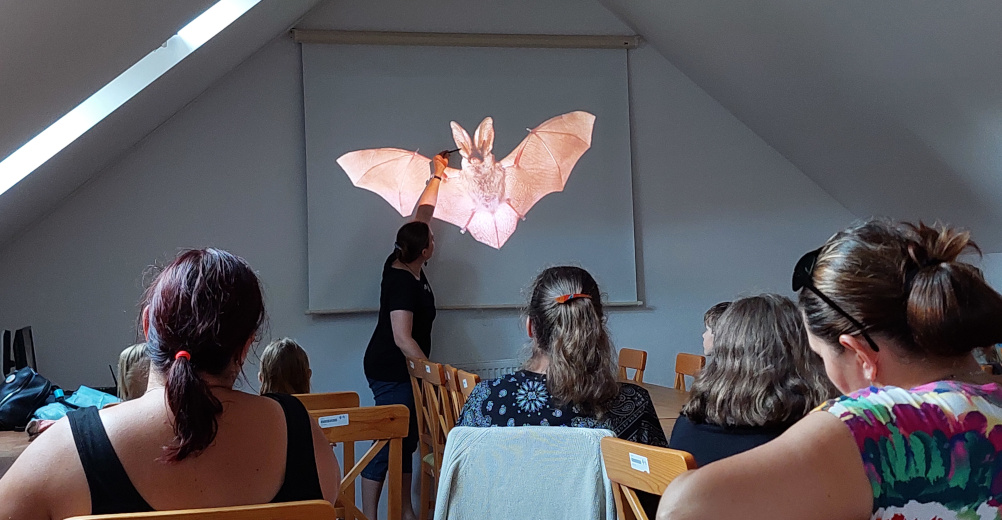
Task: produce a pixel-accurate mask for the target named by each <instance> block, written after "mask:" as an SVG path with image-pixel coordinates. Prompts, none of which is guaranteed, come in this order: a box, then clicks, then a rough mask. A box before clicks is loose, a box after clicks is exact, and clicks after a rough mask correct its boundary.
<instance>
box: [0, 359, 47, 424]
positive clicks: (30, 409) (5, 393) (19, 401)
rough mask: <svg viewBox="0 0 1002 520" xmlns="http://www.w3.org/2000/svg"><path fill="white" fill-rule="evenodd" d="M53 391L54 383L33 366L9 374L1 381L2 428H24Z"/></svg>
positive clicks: (0, 407)
mask: <svg viewBox="0 0 1002 520" xmlns="http://www.w3.org/2000/svg"><path fill="white" fill-rule="evenodd" d="M51 391H52V383H51V382H49V380H48V379H45V378H44V377H42V376H40V375H38V374H37V373H36V372H35V370H34V369H32V368H31V367H24V368H22V369H21V370H18V371H17V372H14V373H13V374H10V375H8V376H7V377H6V378H5V379H4V380H3V382H2V383H0V430H15V429H18V430H20V429H24V427H25V426H27V425H28V421H30V420H31V414H33V413H35V410H37V409H38V407H40V406H42V405H44V404H45V402H46V400H48V398H49V394H50V393H51Z"/></svg>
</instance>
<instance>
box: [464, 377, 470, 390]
mask: <svg viewBox="0 0 1002 520" xmlns="http://www.w3.org/2000/svg"><path fill="white" fill-rule="evenodd" d="M469 387H470V384H469V383H467V382H466V380H465V379H464V380H463V388H469Z"/></svg>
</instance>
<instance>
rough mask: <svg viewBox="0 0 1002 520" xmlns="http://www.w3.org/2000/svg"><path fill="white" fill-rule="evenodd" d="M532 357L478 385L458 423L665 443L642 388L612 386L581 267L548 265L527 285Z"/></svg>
mask: <svg viewBox="0 0 1002 520" xmlns="http://www.w3.org/2000/svg"><path fill="white" fill-rule="evenodd" d="M526 330H527V332H528V334H529V338H531V340H532V357H531V358H530V359H529V361H528V362H527V363H526V364H525V368H524V369H523V370H520V371H518V372H516V373H514V374H511V375H507V376H503V377H501V378H498V379H494V380H490V381H481V382H480V383H478V384H477V386H476V388H474V390H473V393H472V394H470V397H469V399H468V400H467V401H466V405H465V406H464V407H463V412H462V417H461V419H460V421H459V425H460V426H530V425H531V426H537V425H539V426H581V427H586V428H608V429H610V430H612V431H613V432H615V433H616V435H617V436H618V437H620V438H623V439H627V440H630V441H634V442H641V443H644V444H651V445H655V446H662V447H663V446H667V444H668V443H667V440H666V439H665V434H664V431H663V430H662V429H661V423H659V422H658V418H657V413H656V412H655V411H654V404H653V403H652V402H651V398H650V396H649V395H648V394H647V390H644V389H643V388H641V387H639V386H637V385H634V384H630V383H619V382H617V381H616V374H617V366H616V359H615V350H614V349H613V345H612V341H611V340H610V339H609V333H608V331H607V330H606V325H605V315H604V314H603V312H602V295H601V294H600V292H599V289H598V284H596V283H595V280H594V279H593V278H592V277H591V275H590V274H588V271H585V270H584V269H581V268H580V267H551V268H549V269H547V270H545V271H543V272H542V274H540V275H539V276H538V277H536V280H535V282H533V285H532V291H531V297H530V300H529V306H528V317H527V319H526Z"/></svg>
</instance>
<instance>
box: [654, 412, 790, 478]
mask: <svg viewBox="0 0 1002 520" xmlns="http://www.w3.org/2000/svg"><path fill="white" fill-rule="evenodd" d="M785 430H786V428H784V427H775V428H765V427H754V426H748V427H730V428H725V427H723V426H718V425H716V424H710V423H694V422H692V421H690V420H689V418H688V417H686V416H684V415H683V416H680V417H679V418H678V419H676V420H675V428H674V429H672V432H671V440H670V441H668V447H669V448H672V449H675V450H682V451H687V452H689V453H691V454H692V458H694V459H696V464H697V465H698V466H699V467H703V466H705V465H707V464H709V463H711V462H715V461H718V460H720V459H723V458H726V457H730V456H731V455H737V454H738V453H741V452H744V451H748V450H750V449H752V448H756V447H758V446H761V445H763V444H765V443H767V442H769V441H771V440H773V439H775V438H776V437H779V436H780V435H782V434H783V431H785Z"/></svg>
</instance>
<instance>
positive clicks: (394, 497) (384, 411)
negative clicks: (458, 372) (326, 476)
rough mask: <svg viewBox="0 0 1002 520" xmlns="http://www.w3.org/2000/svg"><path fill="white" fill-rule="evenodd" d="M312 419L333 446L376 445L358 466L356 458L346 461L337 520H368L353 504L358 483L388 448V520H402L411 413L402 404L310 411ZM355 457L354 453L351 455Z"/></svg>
mask: <svg viewBox="0 0 1002 520" xmlns="http://www.w3.org/2000/svg"><path fill="white" fill-rule="evenodd" d="M310 417H312V418H313V420H315V421H317V422H318V423H319V424H320V428H321V429H322V430H323V432H324V436H325V437H327V441H328V442H330V443H331V444H338V443H343V444H344V445H345V446H346V447H347V446H348V445H353V444H354V443H355V442H359V441H374V442H373V443H372V446H371V447H370V448H369V449H368V451H366V452H365V454H364V455H362V458H361V459H359V460H358V461H357V462H356V461H355V459H354V456H352V457H351V458H349V457H348V456H347V452H345V453H346V455H345V457H344V463H343V468H342V471H344V476H343V477H341V486H340V491H341V493H340V495H341V496H340V498H338V500H337V503H336V504H335V506H337V511H338V518H344V519H347V520H355V519H363V520H376V519H375V518H367V517H366V516H365V515H363V514H362V511H361V510H360V509H358V506H357V505H356V504H355V500H354V490H355V480H356V479H357V478H358V477H359V475H361V474H362V470H363V469H364V468H365V466H367V465H368V464H369V462H370V461H372V459H373V458H374V457H375V456H376V454H377V453H379V450H381V449H383V446H386V445H387V444H389V446H390V458H389V466H390V467H389V472H388V474H387V477H386V480H387V486H388V487H389V489H388V491H387V519H388V520H400V518H401V516H402V513H403V509H402V507H403V506H402V502H401V497H402V496H403V495H401V485H402V480H401V479H402V478H403V477H402V475H403V466H402V461H403V439H404V437H407V430H408V429H409V427H410V411H409V410H408V409H407V407H406V406H404V405H402V404H393V405H388V406H367V407H362V408H334V409H330V410H310ZM352 453H354V450H353V451H352Z"/></svg>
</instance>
